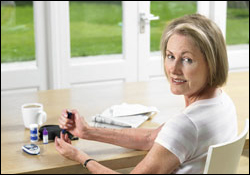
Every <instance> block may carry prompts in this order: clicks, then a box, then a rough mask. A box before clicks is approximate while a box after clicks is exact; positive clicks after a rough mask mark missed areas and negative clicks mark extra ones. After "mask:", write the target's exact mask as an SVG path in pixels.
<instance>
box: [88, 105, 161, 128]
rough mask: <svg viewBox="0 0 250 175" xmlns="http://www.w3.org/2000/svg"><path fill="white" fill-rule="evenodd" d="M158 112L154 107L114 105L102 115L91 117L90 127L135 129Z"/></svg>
mask: <svg viewBox="0 0 250 175" xmlns="http://www.w3.org/2000/svg"><path fill="white" fill-rule="evenodd" d="M157 112H159V111H158V109H157V108H156V107H147V106H144V105H140V104H127V103H123V104H121V105H114V106H111V107H110V108H108V109H106V110H105V111H104V112H103V113H102V114H97V115H95V116H93V117H92V122H93V123H92V126H95V127H103V128H137V127H139V126H140V125H141V124H142V123H144V122H145V121H146V120H148V119H149V117H150V116H151V115H153V114H155V113H157Z"/></svg>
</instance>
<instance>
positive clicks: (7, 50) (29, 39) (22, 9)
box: [1, 1, 35, 63]
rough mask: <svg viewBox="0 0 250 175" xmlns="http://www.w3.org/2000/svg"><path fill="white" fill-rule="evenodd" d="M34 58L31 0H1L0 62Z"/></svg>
mask: <svg viewBox="0 0 250 175" xmlns="http://www.w3.org/2000/svg"><path fill="white" fill-rule="evenodd" d="M30 60H35V39H34V22H33V3H32V1H1V63H6V62H19V61H30Z"/></svg>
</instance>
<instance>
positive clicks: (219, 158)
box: [203, 119, 249, 174]
mask: <svg viewBox="0 0 250 175" xmlns="http://www.w3.org/2000/svg"><path fill="white" fill-rule="evenodd" d="M248 130H249V120H248V119H246V123H245V128H244V131H243V132H242V133H241V134H240V135H239V136H237V138H236V139H234V140H233V141H230V142H226V143H221V144H217V145H212V146H210V147H209V149H208V153H207V160H206V164H205V169H204V172H203V173H204V174H235V173H236V171H237V167H238V164H239V160H240V156H241V154H242V150H243V147H244V144H245V140H246V136H247V133H248ZM222 132H223V131H222Z"/></svg>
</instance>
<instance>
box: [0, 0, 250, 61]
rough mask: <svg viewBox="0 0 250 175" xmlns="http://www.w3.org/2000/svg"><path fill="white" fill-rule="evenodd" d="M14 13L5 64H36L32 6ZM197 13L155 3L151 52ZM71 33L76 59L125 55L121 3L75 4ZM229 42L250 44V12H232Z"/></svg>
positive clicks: (4, 46) (5, 29) (5, 23)
mask: <svg viewBox="0 0 250 175" xmlns="http://www.w3.org/2000/svg"><path fill="white" fill-rule="evenodd" d="M11 12H13V9H10V8H6V7H2V6H1V63H4V62H12V61H26V60H34V59H35V47H34V45H35V42H34V24H33V9H32V6H31V5H25V4H22V5H20V6H19V5H17V6H16V8H15V11H14V14H11ZM195 12H196V3H195V2H191V1H189V2H187V1H179V2H175V1H152V2H151V13H152V14H154V15H157V16H160V20H158V21H152V22H151V51H156V50H159V42H160V38H161V34H162V31H163V29H164V27H165V26H166V24H167V22H168V21H169V20H171V19H173V18H177V17H180V16H183V15H184V14H191V13H195ZM11 16H13V17H11ZM10 17H11V18H10ZM9 19H12V20H9ZM70 33H71V56H72V57H77V56H88V55H100V54H112V53H121V52H122V6H121V3H120V2H117V1H116V2H114V1H113V2H112V3H107V2H106V3H104V2H100V1H99V3H94V2H83V1H82V2H75V1H71V2H70ZM226 41H227V44H242V43H249V11H248V9H245V10H244V9H229V10H228V20H227V31H226Z"/></svg>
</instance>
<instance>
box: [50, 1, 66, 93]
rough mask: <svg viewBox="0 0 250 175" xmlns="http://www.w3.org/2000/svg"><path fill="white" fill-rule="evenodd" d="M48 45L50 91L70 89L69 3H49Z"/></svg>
mask: <svg viewBox="0 0 250 175" xmlns="http://www.w3.org/2000/svg"><path fill="white" fill-rule="evenodd" d="M46 12H47V16H46V20H47V24H46V27H47V35H46V36H47V45H48V57H47V59H48V78H49V80H48V81H49V89H60V88H68V87H69V86H70V85H69V79H68V75H69V59H70V39H69V33H70V32H69V2H68V1H63V2H62V1H47V2H46Z"/></svg>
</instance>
